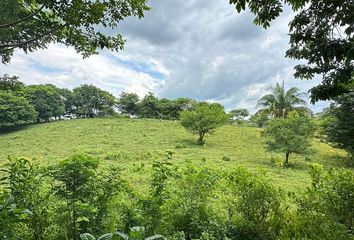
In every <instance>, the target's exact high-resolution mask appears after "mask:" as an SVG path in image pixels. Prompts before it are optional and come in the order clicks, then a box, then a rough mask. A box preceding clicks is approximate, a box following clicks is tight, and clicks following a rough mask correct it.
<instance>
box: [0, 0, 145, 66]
mask: <svg viewBox="0 0 354 240" xmlns="http://www.w3.org/2000/svg"><path fill="white" fill-rule="evenodd" d="M0 9H2V11H1V12H0V57H1V60H2V62H3V63H8V62H9V61H10V59H11V57H12V54H13V51H14V49H22V50H23V51H24V52H26V53H27V52H33V51H35V50H37V49H42V48H46V47H47V46H48V44H50V43H63V44H65V45H66V46H72V47H74V48H75V49H76V51H77V52H79V53H81V54H82V55H83V56H84V57H87V56H90V55H92V54H95V53H97V50H98V49H103V48H107V49H111V50H116V51H118V50H121V49H122V48H123V46H124V40H123V38H122V36H121V35H120V34H119V33H118V34H117V35H116V36H111V35H109V34H105V33H103V32H102V30H100V29H101V28H102V27H104V28H111V29H115V28H116V27H117V26H118V24H119V22H120V21H122V20H124V18H126V17H129V16H137V17H139V18H141V17H143V14H144V11H146V10H148V9H149V8H148V7H147V6H146V0H121V1H118V0H112V1H87V0H77V1H68V0H65V1H48V0H23V1H16V0H2V1H1V2H0ZM97 26H101V28H97Z"/></svg>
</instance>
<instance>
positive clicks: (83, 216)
mask: <svg viewBox="0 0 354 240" xmlns="http://www.w3.org/2000/svg"><path fill="white" fill-rule="evenodd" d="M97 167H98V160H97V159H94V158H92V157H88V156H83V155H75V156H73V157H72V158H70V159H67V160H65V161H63V162H61V163H59V164H58V165H57V166H56V167H55V168H54V169H53V170H52V173H51V175H52V176H53V178H54V180H55V184H54V189H53V190H54V192H55V194H56V195H57V196H58V197H59V198H60V199H63V200H65V208H64V209H63V210H64V211H66V212H68V219H66V221H67V223H68V226H67V227H68V234H69V236H70V239H73V240H77V239H79V229H80V228H82V227H83V226H84V225H85V222H88V221H89V217H90V216H91V215H92V216H93V215H94V212H95V211H94V209H93V208H92V205H91V204H90V203H91V202H92V199H93V194H94V192H95V188H94V186H95V181H96V174H95V172H96V169H97Z"/></svg>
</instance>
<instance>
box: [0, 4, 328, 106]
mask: <svg viewBox="0 0 354 240" xmlns="http://www.w3.org/2000/svg"><path fill="white" fill-rule="evenodd" d="M150 5H151V6H152V9H151V10H150V11H149V12H147V13H146V14H145V17H144V18H143V19H142V20H137V19H134V18H129V19H126V20H125V21H124V22H123V24H122V25H121V26H120V27H119V31H121V32H122V33H123V35H124V36H125V37H126V38H127V43H126V47H125V50H124V51H123V52H120V53H111V52H108V51H104V52H102V53H101V54H100V55H95V56H92V57H90V58H88V59H82V57H81V56H80V55H78V54H77V53H75V51H74V50H73V49H71V48H66V47H63V46H59V45H52V46H50V47H49V48H48V49H46V50H42V51H38V52H36V53H32V54H29V55H25V54H23V53H19V52H17V53H16V54H15V56H14V58H13V60H12V63H11V64H9V65H7V66H3V65H2V66H0V71H2V72H6V73H9V74H16V75H19V76H20V77H21V79H22V80H23V81H24V82H26V83H28V84H35V83H53V84H56V85H58V86H59V87H69V88H73V87H75V86H78V85H80V84H83V83H92V84H95V85H97V86H98V87H100V88H103V89H105V90H108V91H110V92H112V93H114V94H115V95H119V93H120V92H121V91H128V92H137V93H138V94H139V95H140V96H142V95H144V94H146V93H147V92H148V91H152V92H155V93H156V94H157V95H158V96H160V97H168V98H175V97H192V98H196V99H200V100H208V101H218V102H220V103H222V104H224V105H225V107H226V108H227V109H231V108H235V107H246V108H248V109H249V110H250V111H251V112H254V111H255V109H254V107H255V103H256V101H257V99H258V98H259V97H261V96H262V95H263V94H264V93H265V92H266V90H267V88H269V87H270V86H272V85H274V84H275V83H276V82H281V81H283V80H284V81H285V84H286V86H287V87H292V86H298V87H299V88H300V89H301V90H302V91H305V92H307V91H308V90H309V89H310V88H311V87H312V86H314V85H316V84H317V83H318V82H319V79H317V80H314V81H300V80H295V79H294V78H293V67H294V66H295V65H296V63H297V62H295V61H292V60H289V59H285V58H284V55H285V51H286V49H287V48H288V41H289V38H288V35H287V33H288V23H289V21H290V20H291V18H292V17H293V14H292V12H291V10H289V9H285V11H284V13H283V14H282V15H281V17H280V18H278V19H277V20H276V21H274V22H273V23H272V25H271V27H270V28H269V29H267V30H265V29H263V28H262V27H259V26H255V25H254V24H253V23H252V21H253V18H254V16H253V15H252V14H251V13H249V12H248V11H245V12H243V13H241V14H237V13H236V11H235V9H234V7H233V6H231V5H229V4H228V1H213V0H190V1H180V0H152V1H150ZM105 31H108V30H105ZM112 33H114V31H113V32H112ZM322 106H324V104H323V103H321V104H318V105H317V106H315V107H313V108H314V109H315V110H318V109H319V108H320V107H322Z"/></svg>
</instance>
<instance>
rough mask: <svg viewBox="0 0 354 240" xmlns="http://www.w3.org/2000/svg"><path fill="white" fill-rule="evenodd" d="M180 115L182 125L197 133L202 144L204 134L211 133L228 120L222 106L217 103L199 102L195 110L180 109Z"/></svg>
mask: <svg viewBox="0 0 354 240" xmlns="http://www.w3.org/2000/svg"><path fill="white" fill-rule="evenodd" d="M180 116H181V124H182V126H183V127H185V128H186V129H187V130H188V131H191V132H192V133H196V134H198V135H199V138H198V142H199V143H200V144H204V136H205V134H207V133H209V134H211V133H212V132H213V131H214V130H215V129H216V128H217V127H219V126H222V125H224V124H225V123H226V122H227V121H228V117H227V114H226V113H225V111H224V107H223V106H221V105H220V104H217V103H212V104H209V103H199V104H198V105H197V106H196V107H195V110H187V111H182V112H181V114H180Z"/></svg>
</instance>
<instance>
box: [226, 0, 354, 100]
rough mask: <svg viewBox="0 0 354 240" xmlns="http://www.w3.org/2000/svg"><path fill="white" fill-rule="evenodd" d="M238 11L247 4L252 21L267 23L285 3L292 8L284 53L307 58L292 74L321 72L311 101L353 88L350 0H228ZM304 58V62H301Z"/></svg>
mask: <svg viewBox="0 0 354 240" xmlns="http://www.w3.org/2000/svg"><path fill="white" fill-rule="evenodd" d="M230 4H235V6H236V10H237V11H238V12H240V11H242V10H245V9H246V7H247V8H249V9H250V11H251V12H252V13H254V14H255V15H256V18H255V20H254V23H255V24H258V25H262V26H263V27H265V28H266V27H269V26H270V21H272V20H274V19H275V18H277V17H278V16H279V15H280V14H281V12H282V11H283V7H284V5H285V4H288V5H290V6H291V7H292V9H293V10H294V11H295V17H294V19H293V20H292V21H291V22H290V24H289V26H290V29H289V35H290V49H289V50H288V51H287V52H286V56H287V57H289V58H293V59H299V60H304V61H306V62H305V63H302V64H299V65H297V66H296V67H295V77H297V78H301V79H312V78H313V77H314V76H316V75H321V76H322V83H321V84H319V85H317V86H315V87H313V88H312V89H311V90H310V92H311V101H312V102H316V101H318V100H329V99H334V98H335V97H337V96H340V95H341V94H343V93H348V92H350V91H353V88H352V84H353V83H354V78H353V73H354V34H353V33H354V28H353V19H354V4H353V0H230ZM304 61H303V62H304Z"/></svg>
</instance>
